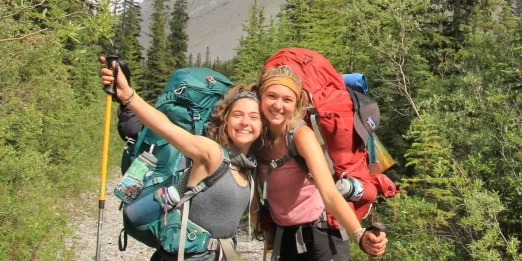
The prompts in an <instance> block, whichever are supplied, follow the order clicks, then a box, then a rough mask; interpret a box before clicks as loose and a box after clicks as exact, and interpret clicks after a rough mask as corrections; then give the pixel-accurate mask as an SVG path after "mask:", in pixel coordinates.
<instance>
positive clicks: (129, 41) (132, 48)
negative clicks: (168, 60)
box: [114, 0, 143, 91]
mask: <svg viewBox="0 0 522 261" xmlns="http://www.w3.org/2000/svg"><path fill="white" fill-rule="evenodd" d="M124 4H125V5H124V6H123V7H122V13H121V14H120V15H119V16H120V21H119V22H118V23H117V24H116V25H115V39H114V43H115V45H116V47H117V48H116V51H115V53H116V54H117V55H118V56H120V57H121V58H122V59H123V60H124V61H125V62H126V63H127V65H128V66H129V69H130V70H131V74H132V82H131V84H132V86H133V87H135V88H136V89H137V90H138V91H139V90H140V86H141V85H142V83H141V79H142V77H143V71H142V68H141V65H142V62H143V56H142V49H143V47H142V46H141V45H140V43H139V42H138V37H139V36H140V32H141V26H140V22H141V7H140V4H139V3H137V2H136V1H134V0H127V1H125V2H124Z"/></svg>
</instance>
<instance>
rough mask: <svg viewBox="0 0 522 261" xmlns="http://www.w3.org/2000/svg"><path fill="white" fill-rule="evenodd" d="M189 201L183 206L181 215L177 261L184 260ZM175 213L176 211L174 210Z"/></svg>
mask: <svg viewBox="0 0 522 261" xmlns="http://www.w3.org/2000/svg"><path fill="white" fill-rule="evenodd" d="M189 207H190V201H187V202H186V203H185V204H183V213H182V215H181V228H180V229H181V231H180V233H179V247H178V261H183V260H185V238H186V237H187V226H188V214H189ZM175 211H176V210H175Z"/></svg>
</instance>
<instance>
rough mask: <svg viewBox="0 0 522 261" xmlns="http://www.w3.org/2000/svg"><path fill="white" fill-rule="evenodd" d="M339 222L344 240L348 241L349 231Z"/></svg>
mask: <svg viewBox="0 0 522 261" xmlns="http://www.w3.org/2000/svg"><path fill="white" fill-rule="evenodd" d="M338 224H339V232H341V238H342V239H343V241H347V240H348V238H349V237H348V232H347V231H346V228H344V227H343V226H342V225H341V224H340V223H338Z"/></svg>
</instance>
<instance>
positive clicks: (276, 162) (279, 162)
mask: <svg viewBox="0 0 522 261" xmlns="http://www.w3.org/2000/svg"><path fill="white" fill-rule="evenodd" d="M292 157H293V156H292V155H290V153H287V154H286V155H284V156H283V157H281V158H278V159H275V160H272V161H270V163H269V164H268V166H269V167H270V168H269V169H268V172H267V173H266V177H265V182H264V183H263V201H264V202H268V201H267V189H268V178H269V177H270V174H271V173H272V170H273V169H276V168H279V167H281V166H283V164H284V163H285V161H287V160H289V159H291V158H292Z"/></svg>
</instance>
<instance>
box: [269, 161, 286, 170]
mask: <svg viewBox="0 0 522 261" xmlns="http://www.w3.org/2000/svg"><path fill="white" fill-rule="evenodd" d="M281 166H283V161H282V160H281V159H276V160H272V161H271V162H270V167H271V168H273V169H275V168H279V167H281Z"/></svg>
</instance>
